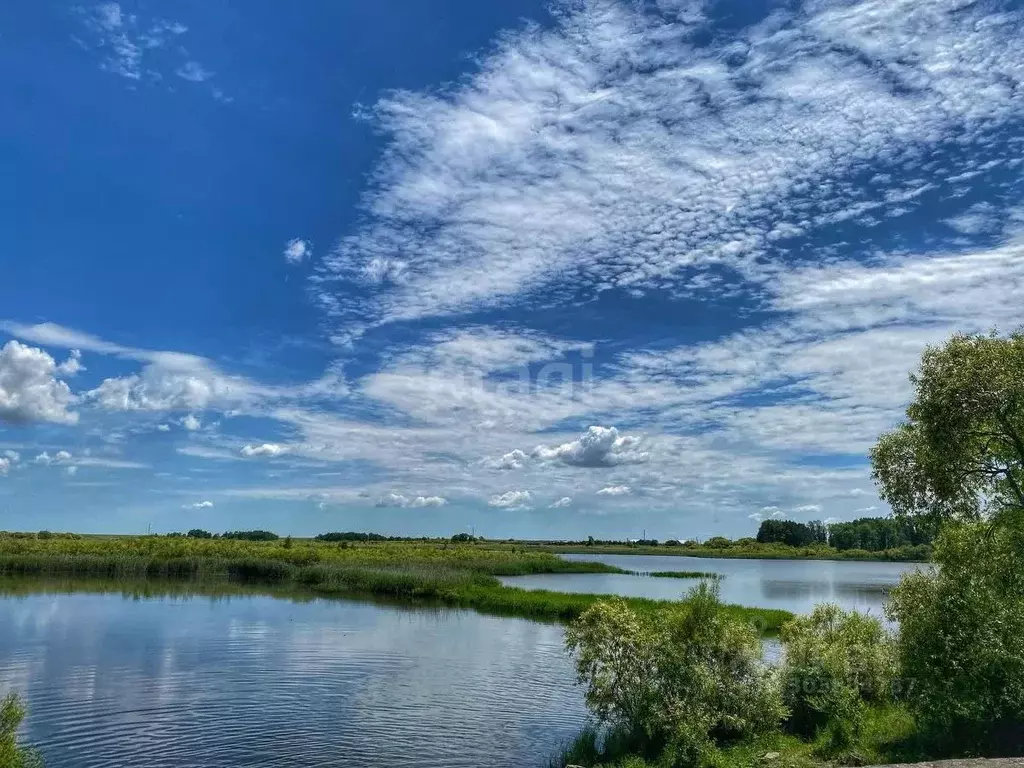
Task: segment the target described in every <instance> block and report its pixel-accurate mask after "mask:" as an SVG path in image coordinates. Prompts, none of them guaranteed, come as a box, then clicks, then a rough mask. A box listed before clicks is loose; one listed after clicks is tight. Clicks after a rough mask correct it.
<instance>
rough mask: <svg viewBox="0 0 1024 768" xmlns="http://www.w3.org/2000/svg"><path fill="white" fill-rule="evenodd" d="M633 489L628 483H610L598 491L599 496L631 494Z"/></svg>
mask: <svg viewBox="0 0 1024 768" xmlns="http://www.w3.org/2000/svg"><path fill="white" fill-rule="evenodd" d="M632 492H633V490H632V489H631V488H630V487H629V486H628V485H609V486H607V487H605V488H602V489H601V490H599V491H598V492H597V495H598V496H629V495H630V494H631V493H632Z"/></svg>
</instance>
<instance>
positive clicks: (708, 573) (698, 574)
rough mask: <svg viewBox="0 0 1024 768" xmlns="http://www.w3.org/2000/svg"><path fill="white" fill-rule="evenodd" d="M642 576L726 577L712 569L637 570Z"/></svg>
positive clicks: (661, 577)
mask: <svg viewBox="0 0 1024 768" xmlns="http://www.w3.org/2000/svg"><path fill="white" fill-rule="evenodd" d="M636 573H638V574H640V575H641V576H653V577H655V578H657V579H715V580H718V579H724V578H725V577H724V576H723V575H722V574H720V573H712V572H711V571H649V572H644V571H636Z"/></svg>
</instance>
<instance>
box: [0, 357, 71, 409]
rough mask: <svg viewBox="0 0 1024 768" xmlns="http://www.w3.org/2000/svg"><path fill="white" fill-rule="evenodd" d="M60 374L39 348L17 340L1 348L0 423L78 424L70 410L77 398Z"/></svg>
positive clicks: (52, 360) (54, 362) (53, 363)
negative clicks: (43, 422) (45, 422)
mask: <svg viewBox="0 0 1024 768" xmlns="http://www.w3.org/2000/svg"><path fill="white" fill-rule="evenodd" d="M72 359H74V358H72ZM60 375H61V370H60V366H58V365H57V362H56V361H55V360H54V359H53V358H52V357H51V356H50V355H49V354H47V353H46V352H44V351H43V350H41V349H38V348H36V347H29V346H26V345H24V344H22V343H20V342H18V341H9V342H7V343H6V344H5V345H4V346H3V347H0V422H4V421H6V422H10V423H15V424H24V423H28V422H33V421H48V422H53V423H55V424H75V423H77V422H78V414H77V413H75V412H73V411H70V410H69V408H70V407H71V406H72V405H73V404H74V403H75V402H76V398H75V396H74V395H73V394H72V393H71V389H70V388H69V387H68V385H67V384H66V383H64V382H63V381H61V380H60V379H59V376H60Z"/></svg>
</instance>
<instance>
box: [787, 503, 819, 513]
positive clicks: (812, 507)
mask: <svg viewBox="0 0 1024 768" xmlns="http://www.w3.org/2000/svg"><path fill="white" fill-rule="evenodd" d="M793 511H794V512H800V513H803V514H807V513H809V512H821V504H802V505H801V506H799V507H795V508H794V509H793Z"/></svg>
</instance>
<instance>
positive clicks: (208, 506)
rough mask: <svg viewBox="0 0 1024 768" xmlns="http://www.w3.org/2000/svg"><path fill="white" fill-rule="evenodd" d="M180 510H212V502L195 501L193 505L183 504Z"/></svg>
mask: <svg viewBox="0 0 1024 768" xmlns="http://www.w3.org/2000/svg"><path fill="white" fill-rule="evenodd" d="M181 508H182V509H213V502H212V501H197V502H195V503H193V504H184V505H182V507H181Z"/></svg>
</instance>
